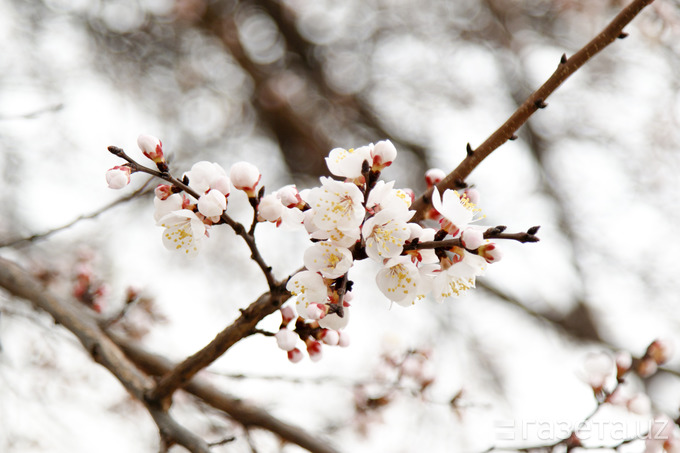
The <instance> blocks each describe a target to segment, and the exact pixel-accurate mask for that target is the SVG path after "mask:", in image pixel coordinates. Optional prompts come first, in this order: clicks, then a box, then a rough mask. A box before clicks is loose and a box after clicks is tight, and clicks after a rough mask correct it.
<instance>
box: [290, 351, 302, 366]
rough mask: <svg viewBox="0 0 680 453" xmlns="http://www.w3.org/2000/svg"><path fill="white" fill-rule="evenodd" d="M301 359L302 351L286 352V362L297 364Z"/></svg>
mask: <svg viewBox="0 0 680 453" xmlns="http://www.w3.org/2000/svg"><path fill="white" fill-rule="evenodd" d="M303 357H304V356H303V355H302V351H300V350H299V349H298V348H295V349H293V350H291V351H288V360H290V361H291V362H293V363H298V362H299V361H300V360H302V358H303Z"/></svg>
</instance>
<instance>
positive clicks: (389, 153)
mask: <svg viewBox="0 0 680 453" xmlns="http://www.w3.org/2000/svg"><path fill="white" fill-rule="evenodd" d="M371 157H372V158H373V165H372V167H371V170H373V171H383V170H384V169H385V167H389V166H390V165H391V164H392V162H394V159H396V157H397V148H395V147H394V145H393V144H392V142H391V141H389V140H382V141H379V142H378V143H376V144H375V146H373V149H372V150H371Z"/></svg>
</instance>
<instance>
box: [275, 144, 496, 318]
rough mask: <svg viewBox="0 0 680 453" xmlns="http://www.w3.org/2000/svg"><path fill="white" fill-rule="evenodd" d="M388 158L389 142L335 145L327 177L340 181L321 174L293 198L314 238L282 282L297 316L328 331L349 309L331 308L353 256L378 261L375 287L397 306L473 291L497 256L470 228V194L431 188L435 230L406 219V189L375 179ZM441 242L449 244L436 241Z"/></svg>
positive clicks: (434, 176) (431, 175) (435, 177)
mask: <svg viewBox="0 0 680 453" xmlns="http://www.w3.org/2000/svg"><path fill="white" fill-rule="evenodd" d="M396 156H397V150H396V149H395V147H394V145H392V143H390V142H389V141H381V142H378V143H376V144H375V145H373V144H370V145H368V146H363V147H361V148H357V149H349V150H345V149H341V148H336V149H334V150H332V151H331V153H330V155H329V157H328V158H326V162H327V165H328V168H329V170H330V172H331V173H332V174H333V175H335V176H338V177H341V178H344V180H342V181H338V180H335V179H332V178H326V177H322V178H321V186H320V187H316V188H313V189H310V190H306V191H302V192H301V193H300V197H301V199H302V200H303V201H305V202H306V203H307V205H308V209H306V210H305V211H304V212H302V214H303V216H304V226H305V228H306V229H307V232H308V233H309V235H310V237H311V238H312V240H314V241H316V242H315V243H314V244H313V245H312V246H311V247H310V248H309V249H307V251H306V252H305V255H304V264H305V268H306V269H305V270H303V271H301V272H298V273H297V274H295V275H294V276H293V277H292V278H291V279H290V281H289V282H288V285H287V289H288V290H289V291H290V292H291V293H292V294H294V295H295V296H296V297H297V301H296V306H297V310H298V313H299V314H300V315H301V316H302V317H304V318H307V319H314V320H318V321H319V323H320V324H321V325H322V326H327V327H329V328H333V329H341V328H342V327H344V326H345V325H346V324H347V318H348V312H349V310H348V308H347V307H342V308H343V309H342V310H338V306H337V304H338V303H339V302H338V301H341V302H340V303H342V302H343V301H342V297H341V295H344V296H345V297H346V295H347V293H346V292H345V291H346V289H347V288H346V287H345V286H343V285H346V283H347V282H348V281H349V280H348V279H347V273H348V272H349V271H350V269H351V267H352V265H353V263H354V261H355V260H357V259H362V258H364V257H368V258H370V259H372V260H374V261H375V262H377V263H379V264H380V265H381V269H380V270H379V271H378V273H377V276H376V282H377V285H378V288H379V289H380V291H381V292H382V293H383V294H384V295H385V296H386V297H387V298H388V299H390V300H391V301H393V302H396V303H398V304H400V305H404V306H408V305H411V304H413V303H414V302H415V301H417V300H419V299H422V298H423V297H425V296H426V295H427V294H428V293H432V294H433V296H434V298H435V300H437V301H438V302H441V301H442V300H443V299H445V298H447V297H452V296H454V297H455V296H460V295H462V294H463V293H464V292H465V291H467V290H469V289H471V288H474V286H475V278H476V277H477V276H478V275H481V274H482V273H483V272H484V269H485V268H486V265H487V264H488V263H491V262H495V261H498V260H499V259H500V257H501V255H500V253H499V250H498V248H497V247H496V245H495V244H492V243H489V241H488V240H486V239H484V231H485V228H480V227H477V226H473V225H472V223H473V222H474V221H475V220H477V219H478V218H479V217H478V212H479V209H478V208H477V207H476V205H475V204H474V203H473V201H472V199H471V196H475V197H476V196H477V195H476V192H475V191H473V190H470V191H467V192H466V193H464V194H459V193H458V192H456V191H453V190H446V191H444V193H443V195H441V196H440V194H439V193H438V191H437V189H436V187H435V189H434V193H433V200H432V201H433V209H431V210H430V212H428V216H427V217H428V218H430V219H434V220H438V221H439V223H440V227H439V228H428V227H422V226H421V225H419V224H417V223H411V222H409V220H410V219H411V218H412V217H413V215H414V214H415V211H411V210H410V209H409V208H410V206H411V202H412V197H413V194H412V192H411V191H410V190H408V189H395V188H394V181H390V182H385V181H381V180H377V178H378V176H379V174H380V172H381V171H382V170H383V169H384V168H385V167H386V166H388V165H390V164H391V163H392V162H393V161H394V159H395V158H396ZM442 177H443V172H441V171H440V170H435V171H431V172H428V179H427V180H428V183H430V184H432V185H434V184H435V183H436V182H439V180H441V178H442ZM435 238H437V241H438V242H439V243H441V244H442V245H441V247H437V242H435ZM447 239H454V241H450V240H449V241H446V242H444V241H445V240H447ZM455 239H459V240H458V241H455ZM426 243H429V244H426ZM444 244H448V245H444ZM451 244H453V245H451Z"/></svg>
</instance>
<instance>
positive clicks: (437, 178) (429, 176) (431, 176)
mask: <svg viewBox="0 0 680 453" xmlns="http://www.w3.org/2000/svg"><path fill="white" fill-rule="evenodd" d="M445 177H446V173H445V172H444V170H442V169H440V168H430V169H429V170H427V171H426V172H425V182H426V183H427V188H428V189H429V188H430V187H432V186H435V185H437V184H439V183H440V182H441V181H442V179H444V178H445Z"/></svg>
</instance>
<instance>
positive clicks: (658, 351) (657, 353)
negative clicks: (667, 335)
mask: <svg viewBox="0 0 680 453" xmlns="http://www.w3.org/2000/svg"><path fill="white" fill-rule="evenodd" d="M672 354H673V345H672V344H671V342H670V341H669V340H666V339H663V340H654V341H653V342H652V344H650V345H649V347H648V348H647V352H646V353H645V356H646V357H650V358H651V359H652V360H654V361H655V362H656V364H657V365H662V364H664V363H666V362H668V360H669V359H670V358H671V355H672Z"/></svg>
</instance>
